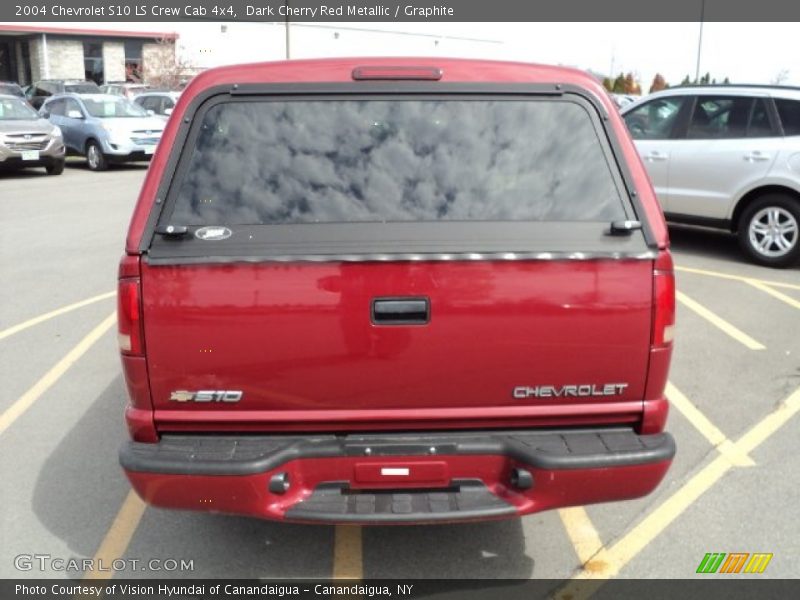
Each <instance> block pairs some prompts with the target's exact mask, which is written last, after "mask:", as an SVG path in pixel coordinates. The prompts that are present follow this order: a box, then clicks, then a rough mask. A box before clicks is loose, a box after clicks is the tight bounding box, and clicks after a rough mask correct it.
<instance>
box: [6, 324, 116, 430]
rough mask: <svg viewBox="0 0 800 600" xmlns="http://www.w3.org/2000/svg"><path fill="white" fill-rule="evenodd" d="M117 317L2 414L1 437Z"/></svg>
mask: <svg viewBox="0 0 800 600" xmlns="http://www.w3.org/2000/svg"><path fill="white" fill-rule="evenodd" d="M116 320H117V315H116V313H115V312H113V313H111V314H110V315H109V316H108V317H106V318H105V319H103V322H102V323H100V324H99V325H98V326H97V327H95V328H94V329H92V330H91V331H90V332H89V333H88V334H87V335H86V337H84V338H83V339H82V340H81V341H80V342H78V343H77V344H76V345H75V346H74V347H73V348H72V350H70V351H69V352H67V354H66V355H65V356H64V358H62V359H61V360H59V361H58V362H57V363H56V364H55V365H53V367H52V368H51V369H50V370H49V371H48V372H47V373H45V374H44V376H43V377H42V378H41V379H39V381H37V382H36V383H35V384H33V387H31V388H29V389H28V391H26V392H25V393H24V394H22V396H20V397H19V398H18V399H17V400H16V401H15V402H14V403H13V404H12V405H11V406H9V407H8V408H7V409H6V410H5V412H3V414H0V435H1V434H2V433H3V432H4V431H5V430H6V429H8V428H9V427H10V426H11V424H12V423H13V422H14V421H16V420H17V419H18V418H19V417H20V416H22V415H23V414H25V412H26V411H27V410H28V409H29V408H30V407H31V406H33V403H34V402H36V400H38V399H39V397H40V396H41V395H42V394H44V393H45V392H46V391H47V390H49V389H50V388H51V387H52V386H53V384H54V383H55V382H57V381H58V380H59V379H60V378H61V376H62V375H64V373H66V372H67V371H68V370H69V368H70V367H71V366H72V365H74V364H75V362H76V361H77V360H78V359H79V358H80V357H81V356H83V355H84V354H85V353H86V351H87V350H88V349H89V348H91V347H92V345H93V344H94V343H95V342H96V341H97V340H99V339H100V338H101V337H102V336H103V334H104V333H105V332H106V331H108V330H109V329H110V328H111V327H112V326H113V325H114V323H116Z"/></svg>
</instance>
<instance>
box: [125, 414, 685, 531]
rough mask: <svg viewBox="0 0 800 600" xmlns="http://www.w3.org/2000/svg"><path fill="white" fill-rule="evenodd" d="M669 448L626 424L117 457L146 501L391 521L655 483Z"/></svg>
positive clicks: (197, 444) (481, 515) (595, 495)
mask: <svg viewBox="0 0 800 600" xmlns="http://www.w3.org/2000/svg"><path fill="white" fill-rule="evenodd" d="M674 454H675V443H674V441H673V439H672V437H671V436H670V435H669V434H666V433H661V434H655V435H637V434H636V433H635V432H633V431H632V430H630V429H597V430H562V431H541V430H537V431H505V432H498V431H485V432H481V431H478V432H468V433H466V432H458V433H452V432H447V433H430V432H428V433H420V434H380V435H377V434H376V435H347V436H334V435H310V436H276V435H273V436H214V437H209V436H190V435H171V436H164V437H163V438H162V439H161V441H160V442H158V443H155V444H146V443H138V442H128V443H127V444H125V445H124V446H123V448H122V449H121V451H120V463H121V464H122V466H123V468H124V469H125V472H126V474H127V476H128V478H129V479H130V481H131V484H132V485H133V487H134V489H135V490H136V491H137V493H138V494H139V495H140V496H141V497H142V498H144V499H145V500H146V501H147V502H149V503H151V504H154V505H156V506H162V507H167V508H181V509H191V510H206V511H219V512H228V513H235V514H243V515H250V516H256V517H262V518H268V519H277V520H285V521H295V522H324V523H366V524H368V523H385V524H391V523H424V522H448V521H465V520H481V519H494V518H502V517H511V516H519V515H525V514H530V513H534V512H539V511H542V510H547V509H552V508H558V507H563V506H572V505H582V504H590V503H596V502H607V501H614V500H624V499H629V498H637V497H640V496H644V495H646V494H648V493H650V492H651V491H652V490H653V489H654V488H655V487H656V486H657V485H658V484H659V482H660V481H661V479H662V478H663V477H664V474H665V473H666V471H667V469H668V468H669V465H670V463H671V462H672V458H673V456H674ZM285 482H288V485H286V483H285Z"/></svg>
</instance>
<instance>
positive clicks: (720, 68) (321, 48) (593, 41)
mask: <svg viewBox="0 0 800 600" xmlns="http://www.w3.org/2000/svg"><path fill="white" fill-rule="evenodd" d="M42 25H44V23H43V24H42ZM47 25H52V26H61V27H65V26H73V27H90V28H96V27H98V25H99V24H98V23H48V24H47ZM101 27H103V28H108V29H113V28H116V29H125V30H137V29H138V30H142V31H176V32H178V33H179V34H180V48H181V51H182V53H183V54H185V56H186V57H187V58H188V59H189V61H190V62H193V63H195V65H196V66H199V67H205V66H215V65H218V64H226V63H230V62H251V61H258V60H277V59H281V58H283V57H284V53H285V44H284V27H283V24H282V23H228V24H225V26H224V27H223V24H222V23H207V22H206V23H172V22H160V23H152V22H150V23H103V24H102V25H101ZM223 30H224V31H223ZM387 32H388V33H387ZM699 32H700V24H699V23H419V24H413V23H363V24H357V23H341V24H331V25H305V24H300V25H294V26H293V27H292V34H291V52H292V57H293V58H301V57H304V58H305V57H317V56H345V55H349V56H370V55H384V56H385V55H434V56H469V57H485V58H496V59H507V60H522V61H528V62H542V63H551V64H565V65H571V66H576V67H580V68H583V69H591V70H594V71H597V72H600V73H609V72H611V71H612V70H613V72H614V73H618V72H620V71H625V72H627V71H633V72H635V73H638V75H639V76H640V79H641V81H642V83H643V87H644V88H645V91H646V89H647V87H648V86H649V84H650V82H651V81H652V79H653V76H654V75H655V73H656V72H660V73H662V74H663V75H664V76H665V77H666V78H667V81H668V82H670V83H672V84H676V83H679V82H680V80H681V79H683V77H684V76H685V75H687V74H688V75H691V76H692V77H694V74H695V68H696V61H697V50H698V38H699ZM798 41H800V23H706V24H705V25H704V30H703V45H702V53H701V61H700V74H701V75H702V74H703V73H705V72H710V73H711V75H712V77H716V78H717V79H719V80H722V79H723V78H724V77H726V76H727V77H730V79H731V81H733V82H738V83H770V82H773V81H774V80H775V79H776V78H779V77H782V78H783V79H784V81H783V82H784V83H790V84H795V85H800V62H798V54H800V53H799V52H798Z"/></svg>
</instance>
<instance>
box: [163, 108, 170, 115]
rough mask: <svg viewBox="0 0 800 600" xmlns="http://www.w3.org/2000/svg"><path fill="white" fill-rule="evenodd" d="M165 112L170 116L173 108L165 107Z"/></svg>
mask: <svg viewBox="0 0 800 600" xmlns="http://www.w3.org/2000/svg"><path fill="white" fill-rule="evenodd" d="M164 114H165V115H167V116H170V115H171V114H172V109H171V108H165V109H164Z"/></svg>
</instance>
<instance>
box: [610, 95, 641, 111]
mask: <svg viewBox="0 0 800 600" xmlns="http://www.w3.org/2000/svg"><path fill="white" fill-rule="evenodd" d="M637 98H638V96H630V95H628V94H611V99H612V100H614V104H616V105H617V108H622V107H623V106H627V105H628V104H632V103H634V102H636V99H637Z"/></svg>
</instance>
